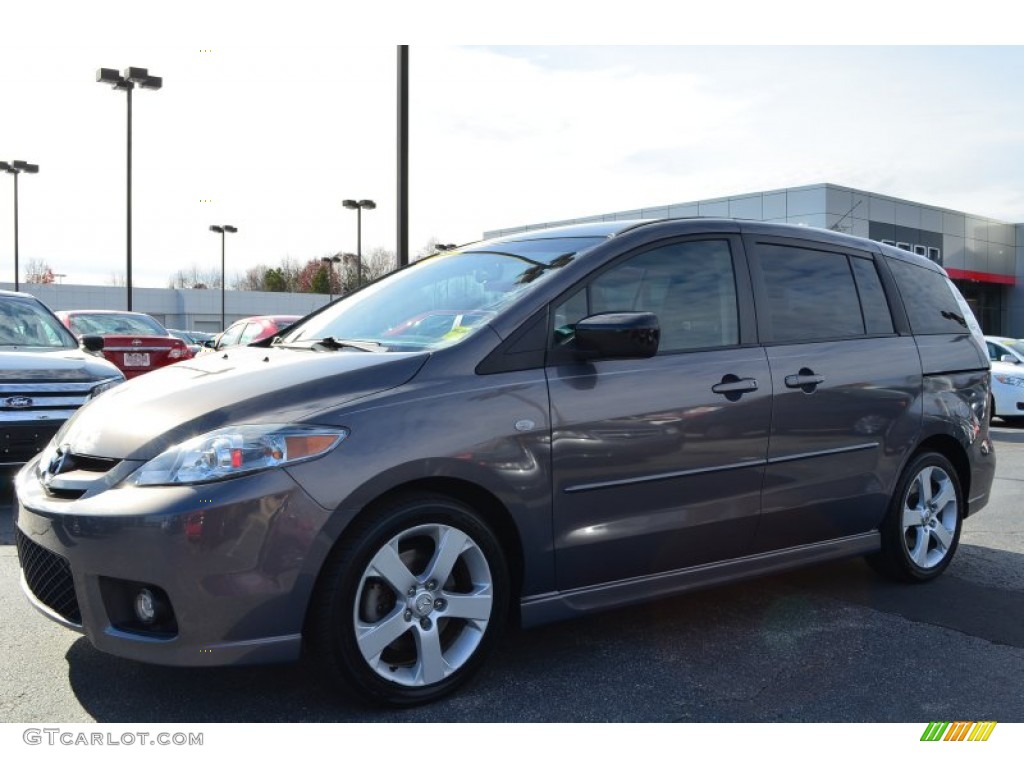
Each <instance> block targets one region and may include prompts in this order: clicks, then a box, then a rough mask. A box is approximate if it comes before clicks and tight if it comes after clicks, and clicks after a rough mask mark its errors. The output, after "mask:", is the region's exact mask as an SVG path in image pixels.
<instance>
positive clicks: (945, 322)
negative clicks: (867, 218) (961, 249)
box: [889, 259, 973, 335]
mask: <svg viewBox="0 0 1024 768" xmlns="http://www.w3.org/2000/svg"><path fill="white" fill-rule="evenodd" d="M889 268H890V269H891V270H892V274H893V276H894V277H895V278H896V284H897V285H898V286H899V289H900V296H902V297H903V304H904V305H905V306H906V308H907V316H908V317H909V318H910V328H911V330H912V331H913V332H914V333H915V334H919V335H920V334H924V335H927V334H939V333H968V332H970V325H969V323H970V322H971V321H972V320H973V317H970V318H968V317H967V316H965V314H964V309H963V308H962V307H961V306H960V303H959V302H958V301H957V299H956V296H955V295H954V293H953V290H952V288H951V287H950V284H949V281H948V280H947V279H946V277H945V275H942V274H940V273H938V272H933V271H932V270H930V269H925V268H924V267H918V266H915V265H914V264H908V263H906V262H905V261H899V260H898V259H890V260H889ZM968 311H969V310H968Z"/></svg>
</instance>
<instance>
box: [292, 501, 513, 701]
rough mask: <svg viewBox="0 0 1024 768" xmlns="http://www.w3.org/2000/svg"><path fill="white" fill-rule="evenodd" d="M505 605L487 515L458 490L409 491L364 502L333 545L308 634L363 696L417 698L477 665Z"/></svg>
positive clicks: (505, 580) (430, 696)
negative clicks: (367, 505) (450, 493)
mask: <svg viewBox="0 0 1024 768" xmlns="http://www.w3.org/2000/svg"><path fill="white" fill-rule="evenodd" d="M508 606H509V577H508V567H507V564H506V561H505V556H504V553H503V551H502V548H501V544H500V542H499V541H498V539H497V537H496V536H495V535H494V533H493V532H492V531H491V529H490V528H489V527H488V526H487V524H486V523H485V522H484V521H483V520H482V519H481V518H480V516H479V515H478V514H477V513H476V512H474V511H473V510H472V509H470V508H469V507H468V506H466V505H464V504H462V503H461V502H459V501H457V500H455V499H451V498H448V497H445V496H440V495H436V494H416V495H413V496H406V497H403V498H401V499H397V500H395V501H393V502H392V503H390V504H387V505H385V506H383V507H380V508H378V509H376V510H374V511H373V512H371V513H370V514H369V516H368V517H367V518H365V519H364V520H362V521H361V522H359V523H357V525H356V527H355V528H354V529H353V531H352V533H351V535H350V537H349V538H347V539H346V541H345V543H344V544H343V545H342V546H340V547H339V548H338V549H337V551H336V552H335V553H334V554H333V555H332V558H331V560H330V561H329V563H328V565H327V566H326V568H325V571H324V574H323V576H322V578H321V580H320V584H319V586H318V590H317V595H316V598H315V603H314V606H313V614H312V621H311V628H310V633H309V639H310V642H311V645H312V646H313V649H314V651H315V652H316V653H317V655H318V656H320V658H321V660H322V662H323V663H324V664H325V666H326V667H327V669H328V670H329V671H330V672H331V673H332V674H333V675H334V676H335V678H336V679H337V680H339V681H340V682H341V683H342V684H343V685H344V686H346V687H347V688H349V689H350V690H352V691H353V692H355V693H356V694H357V695H358V696H360V697H361V698H363V699H365V700H367V701H370V702H373V703H378V704H390V705H398V706H410V705H415V704H423V703H426V702H429V701H433V700H435V699H438V698H441V697H443V696H446V695H447V694H449V693H451V692H452V691H453V690H455V689H456V688H457V687H458V686H460V685H462V684H463V683H464V682H466V680H468V679H469V678H470V677H471V676H472V675H473V674H474V673H475V672H476V671H477V669H478V668H479V667H480V665H481V663H482V662H483V660H484V658H485V657H486V656H487V655H488V653H489V652H490V651H491V650H492V648H493V646H494V644H495V642H496V641H497V639H498V638H499V636H500V634H501V631H502V629H503V627H504V622H505V618H506V616H507V613H508Z"/></svg>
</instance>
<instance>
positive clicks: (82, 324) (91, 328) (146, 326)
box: [71, 312, 167, 336]
mask: <svg viewBox="0 0 1024 768" xmlns="http://www.w3.org/2000/svg"><path fill="white" fill-rule="evenodd" d="M71 330H72V331H74V332H75V333H76V334H77V335H79V336H113V335H118V334H124V335H127V336H166V335H167V331H165V330H164V327H163V326H162V325H160V323H158V322H157V321H156V320H154V319H153V318H152V317H150V316H149V315H129V314H123V315H122V314H117V313H116V312H111V313H104V314H95V315H80V314H75V315H71Z"/></svg>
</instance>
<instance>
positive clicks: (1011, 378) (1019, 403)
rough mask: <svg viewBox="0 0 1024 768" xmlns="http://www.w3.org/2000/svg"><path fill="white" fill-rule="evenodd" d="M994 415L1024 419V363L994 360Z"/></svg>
mask: <svg viewBox="0 0 1024 768" xmlns="http://www.w3.org/2000/svg"><path fill="white" fill-rule="evenodd" d="M992 415H993V416H995V417H998V418H1001V419H1003V420H1004V421H1009V420H1011V419H1012V420H1015V421H1016V420H1017V419H1022V420H1024V365H1019V364H1017V363H1004V362H1002V361H1000V360H993V361H992Z"/></svg>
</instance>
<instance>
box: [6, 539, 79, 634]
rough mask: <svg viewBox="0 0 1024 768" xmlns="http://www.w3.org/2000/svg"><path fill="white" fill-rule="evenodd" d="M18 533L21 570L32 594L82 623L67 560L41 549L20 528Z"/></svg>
mask: <svg viewBox="0 0 1024 768" xmlns="http://www.w3.org/2000/svg"><path fill="white" fill-rule="evenodd" d="M15 534H16V540H17V545H18V560H20V561H21V571H22V573H23V574H24V575H25V582H26V583H27V584H28V588H29V589H31V590H32V594H33V595H35V596H36V599H37V600H39V602H41V603H42V604H43V605H45V606H47V607H49V608H52V609H53V610H54V611H56V612H57V613H58V614H60V615H61V616H63V617H64V618H65V619H67V620H68V621H70V622H72V623H74V624H81V623H82V612H81V611H80V610H79V609H78V597H77V596H76V595H75V582H74V579H73V578H72V577H71V566H70V565H69V564H68V561H67V560H66V559H64V558H63V557H61V556H60V555H58V554H55V553H53V552H51V551H50V550H48V549H44V548H43V547H41V546H39V545H38V544H36V543H35V542H34V541H32V540H31V539H30V538H29V537H28V536H26V535H25V534H24V533H22V532H21V530H20V529H18V528H15Z"/></svg>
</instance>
